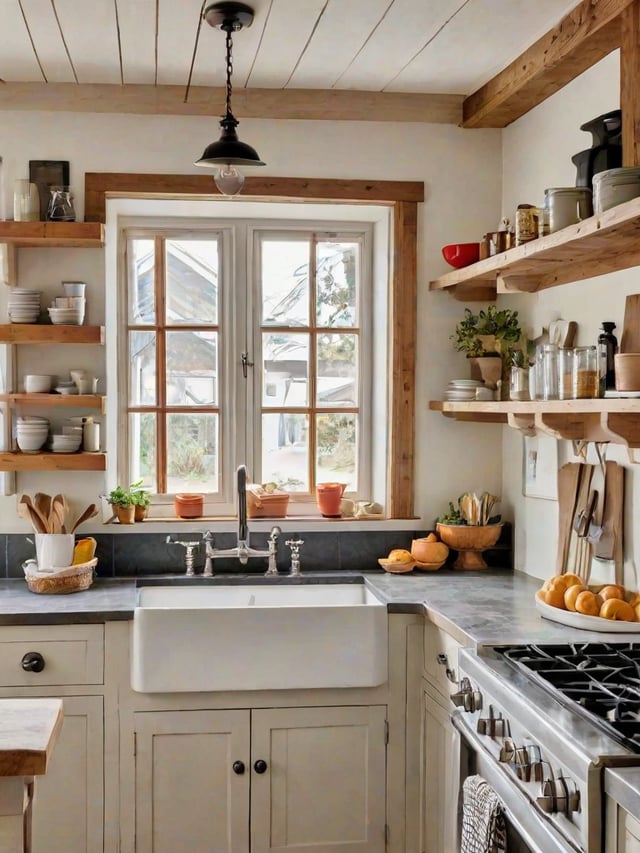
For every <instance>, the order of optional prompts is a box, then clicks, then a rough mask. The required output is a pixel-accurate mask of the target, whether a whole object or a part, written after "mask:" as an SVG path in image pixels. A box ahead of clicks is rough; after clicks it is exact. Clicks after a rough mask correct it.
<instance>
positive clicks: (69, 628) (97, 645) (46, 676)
mask: <svg viewBox="0 0 640 853" xmlns="http://www.w3.org/2000/svg"><path fill="white" fill-rule="evenodd" d="M103 638H104V631H103V627H102V625H28V626H27V625H21V626H19V627H6V628H0V686H1V687H44V686H51V687H57V686H64V685H67V684H102V683H103V646H104V640H103ZM29 653H36V654H39V655H41V656H42V659H43V661H44V668H42V669H41V671H40V672H35V671H29V670H25V669H24V668H23V663H22V661H23V658H24V656H25V655H27V654H29Z"/></svg>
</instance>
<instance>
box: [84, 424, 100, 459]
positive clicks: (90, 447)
mask: <svg viewBox="0 0 640 853" xmlns="http://www.w3.org/2000/svg"><path fill="white" fill-rule="evenodd" d="M82 449H83V450H86V451H87V453H97V452H98V451H99V450H100V424H97V423H86V424H85V425H84V426H83V427H82Z"/></svg>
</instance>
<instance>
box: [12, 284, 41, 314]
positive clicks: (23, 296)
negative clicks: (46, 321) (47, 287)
mask: <svg viewBox="0 0 640 853" xmlns="http://www.w3.org/2000/svg"><path fill="white" fill-rule="evenodd" d="M41 295H42V291H41V290H26V289H25V288H24V287H12V288H11V289H10V291H9V300H8V309H9V321H10V322H11V323H37V322H38V319H39V317H40V297H41Z"/></svg>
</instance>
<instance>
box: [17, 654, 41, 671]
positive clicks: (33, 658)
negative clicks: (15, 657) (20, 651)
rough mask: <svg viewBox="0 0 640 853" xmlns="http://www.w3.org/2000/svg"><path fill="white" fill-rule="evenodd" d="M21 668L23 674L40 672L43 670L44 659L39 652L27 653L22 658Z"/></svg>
mask: <svg viewBox="0 0 640 853" xmlns="http://www.w3.org/2000/svg"><path fill="white" fill-rule="evenodd" d="M22 668H23V669H24V670H25V672H42V670H43V669H44V658H43V657H42V655H41V654H40V652H27V653H26V655H25V656H24V657H23V658H22Z"/></svg>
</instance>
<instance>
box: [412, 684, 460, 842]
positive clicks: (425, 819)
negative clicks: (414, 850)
mask: <svg viewBox="0 0 640 853" xmlns="http://www.w3.org/2000/svg"><path fill="white" fill-rule="evenodd" d="M421 740H422V769H421V774H420V777H421V778H420V788H421V797H420V801H421V807H422V819H421V826H422V846H421V848H420V849H421V851H422V853H456V851H457V849H458V845H457V835H458V831H457V822H458V784H459V776H460V771H459V752H458V748H457V738H456V734H455V730H454V728H453V726H452V725H451V720H450V718H449V711H448V710H447V709H445V708H444V707H443V706H442V705H441V704H440V702H438V701H437V700H436V699H435V698H434V697H433V696H432V695H431V694H430V693H429V692H428V691H427V690H423V694H422V738H421Z"/></svg>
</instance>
